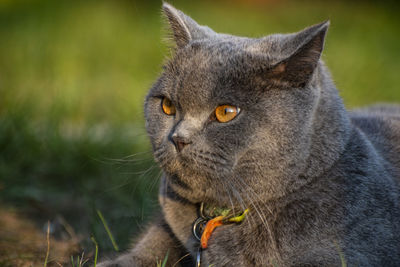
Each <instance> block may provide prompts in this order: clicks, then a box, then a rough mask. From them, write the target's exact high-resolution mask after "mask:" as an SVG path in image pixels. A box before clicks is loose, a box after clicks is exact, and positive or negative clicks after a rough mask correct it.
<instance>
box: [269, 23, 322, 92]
mask: <svg viewBox="0 0 400 267" xmlns="http://www.w3.org/2000/svg"><path fill="white" fill-rule="evenodd" d="M328 27H329V21H326V22H323V23H320V24H317V25H314V26H311V27H309V28H306V29H305V30H303V31H301V32H299V33H297V34H295V35H294V36H293V37H291V38H289V40H288V41H287V42H288V43H286V45H287V46H289V47H292V49H293V50H294V52H292V53H291V55H290V56H289V57H287V58H285V59H284V60H282V61H280V62H279V63H277V64H275V65H274V66H273V67H272V68H271V69H270V72H269V74H268V76H270V78H272V79H274V80H276V81H278V82H279V83H282V84H285V85H287V86H290V87H298V88H299V87H300V88H301V87H304V86H306V84H307V83H308V82H309V80H310V79H311V76H312V74H313V72H314V70H315V68H316V67H317V65H318V61H319V59H320V57H321V52H322V50H323V47H324V40H325V35H326V32H327V30H328Z"/></svg>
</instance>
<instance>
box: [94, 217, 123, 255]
mask: <svg viewBox="0 0 400 267" xmlns="http://www.w3.org/2000/svg"><path fill="white" fill-rule="evenodd" d="M96 211H97V215H99V217H100V220H101V222H102V223H103V226H104V229H106V232H107V234H108V237H109V238H110V240H111V243H112V245H113V247H114V250H115V251H119V248H118V245H117V243H116V242H115V239H114V236H113V235H112V233H111V231H110V228H108V224H107V222H106V220H105V219H104V216H103V214H102V213H101V211H100V210H96Z"/></svg>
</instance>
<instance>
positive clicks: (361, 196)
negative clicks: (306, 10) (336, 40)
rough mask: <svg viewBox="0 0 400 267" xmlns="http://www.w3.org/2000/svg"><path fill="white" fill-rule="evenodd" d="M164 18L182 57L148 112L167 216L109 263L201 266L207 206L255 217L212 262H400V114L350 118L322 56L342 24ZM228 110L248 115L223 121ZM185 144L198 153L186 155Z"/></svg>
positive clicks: (218, 238) (205, 257)
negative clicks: (261, 28) (238, 24)
mask: <svg viewBox="0 0 400 267" xmlns="http://www.w3.org/2000/svg"><path fill="white" fill-rule="evenodd" d="M163 9H164V12H165V14H166V16H167V18H168V20H169V23H170V25H171V28H172V30H173V34H174V40H175V42H176V43H177V47H176V49H175V53H174V56H173V58H172V59H170V60H169V62H168V63H166V65H165V67H164V71H163V73H162V74H161V75H160V77H159V79H158V80H157V82H156V83H155V84H154V86H153V87H152V88H151V90H150V92H149V94H148V96H147V98H146V102H145V114H146V128H147V131H148V134H149V137H150V139H151V143H152V147H153V151H154V157H155V159H156V161H157V162H158V163H159V165H160V166H161V168H162V169H163V171H164V176H163V178H162V181H161V187H160V204H161V207H162V216H161V219H159V221H157V222H155V223H154V224H153V225H152V226H151V228H150V230H149V231H147V232H146V233H145V234H144V236H143V237H142V238H140V239H139V241H138V243H137V244H136V246H135V247H134V248H133V249H132V250H131V251H130V252H128V253H127V254H125V255H124V256H121V257H119V258H117V259H116V260H114V261H109V262H105V263H103V265H102V266H111V265H113V264H116V265H118V266H154V265H155V263H156V260H157V259H163V258H164V256H165V254H166V253H167V251H169V253H170V256H169V261H168V262H169V264H170V265H173V264H174V263H175V262H176V261H178V260H179V258H180V257H181V256H182V255H185V254H187V253H189V254H190V255H191V257H192V258H193V257H194V256H195V254H196V251H197V249H196V248H197V247H198V243H197V242H196V240H195V239H194V238H193V236H192V234H191V227H192V223H193V221H194V220H195V219H196V218H197V216H198V215H197V210H198V205H199V203H200V202H205V203H208V204H210V205H215V206H220V207H232V208H233V209H235V210H237V211H240V210H243V209H245V208H249V209H250V213H249V215H248V217H247V219H246V220H245V222H243V223H242V224H240V225H227V226H222V227H219V228H217V230H216V231H215V233H214V234H213V235H212V237H211V239H210V242H209V248H207V249H206V250H204V251H203V253H202V266H209V265H211V264H212V265H213V266H338V265H341V264H342V262H343V261H345V262H346V263H347V265H348V266H399V265H400V212H399V211H400V207H399V204H400V202H399V188H398V182H399V179H400V107H399V106H385V105H380V106H375V107H370V108H365V109H360V110H356V111H353V112H347V111H346V110H345V108H344V106H343V103H342V100H341V98H340V97H339V95H338V92H337V90H336V88H335V86H334V84H333V82H332V79H331V78H330V75H329V72H328V70H327V69H326V67H325V66H324V64H323V62H322V61H321V60H320V55H321V52H322V49H323V44H324V38H325V35H326V31H327V28H328V26H329V22H325V23H321V24H318V25H315V26H312V27H309V28H307V29H305V30H303V31H301V32H299V33H295V34H275V35H269V36H267V37H264V38H259V39H250V38H244V37H235V36H231V35H227V34H217V33H215V32H213V31H212V30H211V29H209V28H207V27H204V26H199V25H198V24H197V23H196V22H194V21H193V20H192V19H191V18H189V17H188V16H186V15H184V14H183V13H182V12H181V11H178V10H176V9H175V8H173V7H172V6H171V5H169V4H164V5H163ZM162 97H168V98H169V99H171V100H172V102H173V103H174V105H175V106H176V110H177V111H176V115H175V116H168V115H166V114H164V113H163V111H162V109H161V99H162ZM222 104H230V105H235V106H238V107H240V108H241V112H240V113H239V115H238V116H237V117H236V118H235V119H233V120H232V121H229V122H227V123H219V122H217V121H215V120H213V119H210V118H212V114H213V111H214V110H215V108H216V107H217V106H218V105H222ZM210 116H211V117H210ZM172 135H174V136H179V137H180V138H181V139H182V140H184V142H185V143H188V145H186V146H185V147H184V148H183V149H182V150H181V151H177V149H176V148H175V146H174V144H173V142H172V140H171V137H172ZM149 251H151V252H149ZM191 261H192V260H191V259H190V256H187V257H186V260H185V262H183V263H182V262H181V263H182V265H185V264H186V265H188V266H193V265H192V264H193V262H191Z"/></svg>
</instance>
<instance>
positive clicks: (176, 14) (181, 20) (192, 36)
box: [162, 2, 214, 48]
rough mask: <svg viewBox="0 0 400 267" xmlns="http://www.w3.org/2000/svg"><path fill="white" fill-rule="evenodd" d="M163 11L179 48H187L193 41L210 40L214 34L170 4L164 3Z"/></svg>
mask: <svg viewBox="0 0 400 267" xmlns="http://www.w3.org/2000/svg"><path fill="white" fill-rule="evenodd" d="M162 9H163V13H164V15H165V17H166V18H167V21H168V23H169V25H170V28H171V31H172V34H173V40H174V42H175V43H176V46H177V48H182V47H184V46H186V45H187V44H188V43H189V42H190V41H191V40H197V39H204V38H208V37H209V36H210V35H212V34H214V32H213V31H212V30H211V29H210V28H208V27H205V26H200V25H199V24H197V22H195V21H194V20H193V19H192V18H190V17H189V16H187V15H185V14H184V13H183V12H182V11H180V10H178V9H176V8H174V7H173V6H172V5H170V4H168V3H165V2H164V3H163V5H162Z"/></svg>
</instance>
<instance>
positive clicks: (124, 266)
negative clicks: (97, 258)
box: [96, 254, 155, 267]
mask: <svg viewBox="0 0 400 267" xmlns="http://www.w3.org/2000/svg"><path fill="white" fill-rule="evenodd" d="M154 265H155V261H154V262H149V261H146V260H144V259H140V258H137V257H134V256H132V255H129V254H127V255H123V256H121V257H118V258H116V259H113V260H106V261H102V262H100V263H99V264H97V265H96V267H147V266H154Z"/></svg>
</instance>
